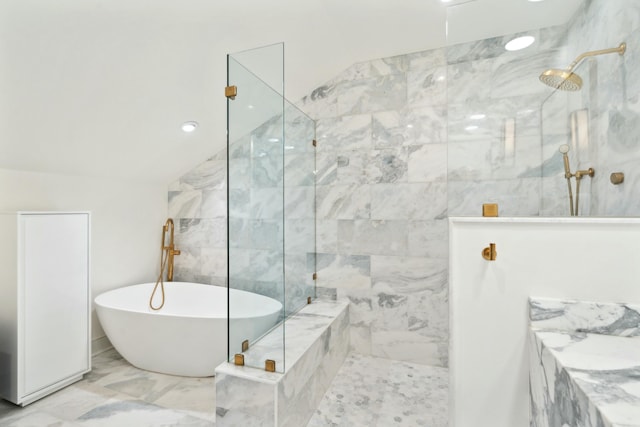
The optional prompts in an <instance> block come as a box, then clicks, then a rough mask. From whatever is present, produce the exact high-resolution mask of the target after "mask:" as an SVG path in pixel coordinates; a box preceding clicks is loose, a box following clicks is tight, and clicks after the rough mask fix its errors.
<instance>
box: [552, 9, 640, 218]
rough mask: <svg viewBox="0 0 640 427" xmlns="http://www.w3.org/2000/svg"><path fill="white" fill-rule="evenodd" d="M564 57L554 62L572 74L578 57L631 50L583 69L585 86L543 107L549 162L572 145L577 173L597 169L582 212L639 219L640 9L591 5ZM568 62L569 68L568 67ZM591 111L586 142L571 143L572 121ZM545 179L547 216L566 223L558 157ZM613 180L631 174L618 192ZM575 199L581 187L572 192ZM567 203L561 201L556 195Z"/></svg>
mask: <svg viewBox="0 0 640 427" xmlns="http://www.w3.org/2000/svg"><path fill="white" fill-rule="evenodd" d="M569 28H570V30H569V32H568V35H567V48H566V49H565V52H564V55H563V56H559V57H558V58H557V60H556V61H554V64H553V65H554V66H556V67H566V66H568V65H569V63H570V62H571V61H573V59H575V57H577V56H578V55H579V54H580V53H583V52H586V51H591V50H597V49H605V48H611V47H617V46H618V45H619V44H620V43H621V42H626V43H627V51H626V53H625V54H624V56H620V55H618V54H610V55H603V56H598V57H594V58H591V59H587V60H585V61H583V62H582V63H581V64H580V65H579V66H578V67H577V68H576V72H577V73H578V75H580V76H581V77H582V78H583V80H584V85H583V88H582V90H580V91H578V92H573V93H569V92H557V93H554V94H553V95H552V96H551V97H550V98H549V99H548V100H547V101H546V102H545V103H543V105H542V112H543V122H542V125H543V142H544V144H543V147H544V148H543V156H544V157H545V158H547V159H551V158H552V157H553V156H552V154H554V153H557V148H558V146H559V145H560V144H563V143H566V144H569V145H571V151H570V152H569V154H570V160H571V166H572V171H574V170H575V169H577V168H579V169H587V168H589V167H593V168H594V169H595V170H596V174H595V176H594V177H593V179H589V178H587V179H585V180H583V182H582V190H581V194H580V197H581V198H582V199H583V201H582V202H580V210H581V211H582V212H583V213H584V214H585V215H591V216H637V215H638V214H640V202H639V201H638V198H637V197H635V195H636V194H637V188H638V185H639V179H640V178H639V177H638V174H637V173H636V172H635V170H634V168H633V165H635V164H637V163H638V160H639V159H640V145H639V144H637V141H636V138H637V135H638V133H639V131H640V129H638V126H640V120H638V119H639V118H640V104H639V102H640V80H639V79H637V78H636V73H635V70H636V69H637V68H638V66H640V3H638V2H637V1H634V0H620V1H615V2H611V1H606V0H588V1H585V5H584V7H583V8H582V9H581V10H579V11H578V13H577V14H576V16H575V17H574V19H573V21H572V22H571V23H570V26H569ZM563 61H564V65H562V62H563ZM579 110H586V112H587V115H588V120H587V122H586V124H585V126H584V127H585V129H586V130H585V131H584V132H582V133H583V134H584V135H586V136H587V138H586V139H580V138H577V139H576V138H572V137H571V133H570V131H569V115H570V114H571V113H572V112H574V111H579ZM553 160H554V162H553V163H552V165H550V169H549V171H548V172H549V173H546V174H545V178H544V179H543V209H542V214H543V215H545V216H560V215H562V216H566V215H568V209H569V208H568V202H567V201H566V197H567V196H566V194H567V187H566V181H564V180H563V179H562V174H563V170H562V167H561V166H562V165H561V163H560V160H559V156H557V155H555V158H554V159H553ZM612 172H625V174H626V177H625V182H624V184H622V185H618V186H614V185H613V184H611V182H610V180H609V176H610V174H611V173H612ZM574 191H575V187H574ZM558 194H562V195H563V196H564V197H563V198H562V199H561V200H560V201H559V200H558V197H557V195H558Z"/></svg>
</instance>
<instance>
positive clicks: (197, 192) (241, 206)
mask: <svg viewBox="0 0 640 427" xmlns="http://www.w3.org/2000/svg"><path fill="white" fill-rule="evenodd" d="M283 126H284V129H283ZM314 130H315V128H314V123H313V121H312V120H310V119H309V118H308V117H306V116H305V115H304V114H303V113H302V112H300V111H298V110H297V109H296V108H295V107H293V106H290V105H288V106H287V109H286V111H285V119H284V120H283V118H282V116H279V117H274V118H272V119H270V120H268V121H267V122H265V123H263V124H262V125H260V126H258V127H257V128H256V129H254V130H253V131H251V132H250V133H249V134H247V135H245V136H243V137H241V138H239V139H238V140H236V141H234V142H232V143H231V145H230V147H229V167H230V174H229V176H228V177H227V170H226V169H227V163H226V150H225V151H223V152H220V153H217V154H216V155H215V156H213V157H212V158H211V159H209V160H207V161H206V162H204V163H202V164H201V165H199V166H197V167H196V168H194V169H193V170H192V171H190V172H188V173H187V174H185V175H184V176H182V177H181V178H180V179H178V180H177V181H176V182H174V183H172V184H171V186H170V188H169V215H170V216H171V217H173V218H174V221H175V222H176V224H177V230H176V240H175V242H176V245H177V247H178V248H179V249H180V250H181V251H182V253H181V255H180V256H178V257H176V258H175V278H176V280H184V281H195V282H200V283H209V284H214V285H220V286H226V283H227V277H226V275H227V229H226V227H227V218H226V217H227V185H228V186H229V212H230V217H229V227H230V230H229V233H230V236H231V241H230V243H229V246H230V248H231V249H230V251H231V252H230V254H229V255H230V263H231V264H230V265H229V271H230V272H231V286H233V287H234V288H236V289H241V290H246V291H251V292H255V293H259V294H262V295H266V296H269V297H272V298H275V299H277V300H279V301H283V299H284V295H285V294H286V299H287V301H286V304H285V307H286V310H287V314H290V313H292V312H295V311H296V310H298V309H299V308H300V307H301V306H303V305H304V304H306V300H307V297H308V296H314V283H313V280H312V273H313V271H314V265H315V245H314V227H315V223H314V211H315V209H314V208H315V205H314V203H315V200H314V194H315V193H314V182H315V176H314V170H315V164H314V160H315V159H314V148H313V145H312V141H313V139H314ZM283 133H284V134H285V144H284V145H283V143H282V141H281V139H282V135H283ZM283 270H284V274H283Z"/></svg>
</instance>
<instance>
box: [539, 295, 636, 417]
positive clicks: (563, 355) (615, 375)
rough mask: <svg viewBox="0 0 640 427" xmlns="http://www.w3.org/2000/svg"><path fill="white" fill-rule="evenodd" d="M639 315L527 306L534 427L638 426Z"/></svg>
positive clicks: (580, 305)
mask: <svg viewBox="0 0 640 427" xmlns="http://www.w3.org/2000/svg"><path fill="white" fill-rule="evenodd" d="M639 313H640V311H639V310H638V306H637V305H628V304H616V303H591V302H583V301H558V300H549V299H531V304H530V316H531V331H530V346H529V349H530V392H531V405H530V409H531V426H532V427H555V426H558V427H560V426H564V425H569V426H574V425H579V426H585V427H591V426H593V427H601V426H602V427H640V315H639Z"/></svg>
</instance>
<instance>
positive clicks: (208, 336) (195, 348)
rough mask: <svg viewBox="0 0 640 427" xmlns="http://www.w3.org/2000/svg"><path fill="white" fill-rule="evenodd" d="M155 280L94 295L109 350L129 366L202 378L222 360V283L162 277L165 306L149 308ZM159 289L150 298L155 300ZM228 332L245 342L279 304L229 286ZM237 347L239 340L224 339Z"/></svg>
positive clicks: (272, 319)
mask: <svg viewBox="0 0 640 427" xmlns="http://www.w3.org/2000/svg"><path fill="white" fill-rule="evenodd" d="M154 285H155V283H144V284H140V285H133V286H126V287H124V288H119V289H114V290H112V291H108V292H105V293H103V294H101V295H98V296H97V297H96V299H95V303H96V312H97V314H98V319H99V320H100V323H101V325H102V327H103V328H104V331H105V333H106V334H107V337H108V338H109V340H110V341H111V343H112V344H113V346H114V347H115V349H116V350H117V351H118V352H119V353H120V354H121V355H122V357H124V358H125V359H126V360H127V361H129V363H131V364H132V365H134V366H136V367H138V368H141V369H146V370H149V371H155V372H161V373H165V374H171V375H180V376H187V377H207V376H212V375H214V373H215V368H216V366H218V365H219V364H220V363H222V362H224V361H225V360H226V359H227V288H224V287H220V286H210V285H202V284H198V283H187V282H167V283H165V284H164V286H165V296H166V298H165V305H164V307H163V308H162V309H161V310H159V311H153V310H151V308H149V297H150V296H151V292H152V291H153V287H154ZM159 295H160V289H158V291H157V292H156V298H155V299H154V301H156V302H157V301H159V299H158V296H159ZM230 300H231V307H232V311H233V312H232V317H231V319H230V320H231V322H232V328H233V331H234V336H235V335H236V332H237V331H242V332H241V333H238V336H239V337H244V338H243V339H249V341H250V342H251V343H253V341H254V340H256V339H257V338H259V337H260V336H261V335H263V334H264V333H265V332H267V331H268V330H269V329H271V328H272V327H273V326H274V325H275V324H276V323H277V322H278V319H279V317H280V314H281V312H282V304H281V303H280V302H278V301H276V300H274V299H272V298H268V297H265V296H262V295H258V294H254V293H250V292H244V291H239V290H235V289H231V293H230ZM230 345H231V348H232V349H234V348H238V349H239V348H241V343H240V342H238V343H230Z"/></svg>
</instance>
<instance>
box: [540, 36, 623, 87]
mask: <svg viewBox="0 0 640 427" xmlns="http://www.w3.org/2000/svg"><path fill="white" fill-rule="evenodd" d="M626 50H627V44H626V43H620V46H618V47H614V48H611V49H602V50H592V51H590V52H585V53H583V54H581V55H580V56H578V57H577V58H576V59H575V60H574V61H573V62H572V63H571V64H570V65H569V66H568V67H567V68H566V69H564V70H559V69H553V68H552V69H549V70H546V71H545V72H543V73H542V74H540V81H541V82H542V83H544V84H546V85H547V86H551V87H552V88H554V89H560V90H567V91H576V90H580V89H581V88H582V78H581V77H580V76H579V75H577V74H576V73H574V72H573V69H574V68H575V67H576V66H577V65H578V64H579V63H580V62H582V60H583V59H585V58H588V57H590V56H598V55H605V54H608V53H618V54H620V55H624V52H625V51H626Z"/></svg>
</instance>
